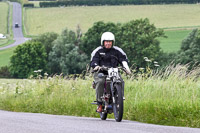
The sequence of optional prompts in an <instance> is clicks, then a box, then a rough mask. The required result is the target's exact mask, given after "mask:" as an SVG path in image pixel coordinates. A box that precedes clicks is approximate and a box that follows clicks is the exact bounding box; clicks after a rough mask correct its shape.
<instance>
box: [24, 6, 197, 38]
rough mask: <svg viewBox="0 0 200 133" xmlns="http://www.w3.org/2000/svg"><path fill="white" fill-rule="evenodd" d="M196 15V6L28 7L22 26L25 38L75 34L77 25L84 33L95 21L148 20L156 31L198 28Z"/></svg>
mask: <svg viewBox="0 0 200 133" xmlns="http://www.w3.org/2000/svg"><path fill="white" fill-rule="evenodd" d="M199 12H200V6H199V5H196V4H190V5H187V4H179V5H129V6H91V7H89V6H85V7H83V6H82V7H76V6H75V7H65V8H59V7H58V8H28V9H26V10H25V26H26V32H27V34H28V35H38V34H41V33H45V32H51V31H54V32H57V33H61V31H62V30H63V29H64V28H66V27H67V28H68V29H71V30H74V31H75V30H76V27H77V25H80V27H81V29H82V31H83V32H86V31H87V29H88V28H90V27H91V26H92V25H93V23H94V22H97V21H104V22H114V23H118V22H120V23H125V22H128V21H130V20H133V19H140V18H149V20H150V23H152V24H155V26H156V27H158V28H186V27H195V26H200V24H199V22H200V13H199Z"/></svg>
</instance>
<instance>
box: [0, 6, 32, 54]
mask: <svg viewBox="0 0 200 133" xmlns="http://www.w3.org/2000/svg"><path fill="white" fill-rule="evenodd" d="M11 4H12V5H13V22H12V25H13V26H12V29H13V35H14V38H13V40H15V42H14V43H13V44H10V45H8V46H5V47H1V48H0V50H3V49H7V48H11V47H14V46H17V45H19V44H22V43H24V42H26V41H27V40H29V38H25V37H24V35H23V32H22V8H21V5H20V4H19V3H17V2H11ZM15 23H18V24H19V28H15Z"/></svg>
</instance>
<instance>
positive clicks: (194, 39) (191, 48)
mask: <svg viewBox="0 0 200 133" xmlns="http://www.w3.org/2000/svg"><path fill="white" fill-rule="evenodd" d="M199 44H200V32H199V30H198V29H194V30H193V31H192V32H191V33H190V34H189V35H188V37H187V38H186V39H184V40H183V41H182V45H181V49H180V51H178V56H177V63H181V64H188V63H189V64H190V69H191V68H192V67H195V66H198V65H199V64H200V45H199Z"/></svg>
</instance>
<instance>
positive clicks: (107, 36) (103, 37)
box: [101, 32, 115, 46]
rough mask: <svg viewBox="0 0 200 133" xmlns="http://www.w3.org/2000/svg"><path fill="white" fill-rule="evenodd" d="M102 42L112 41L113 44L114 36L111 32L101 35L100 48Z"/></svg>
mask: <svg viewBox="0 0 200 133" xmlns="http://www.w3.org/2000/svg"><path fill="white" fill-rule="evenodd" d="M103 41H113V43H114V42H115V36H114V34H113V33H111V32H104V33H103V34H102V35H101V46H103V45H104V44H103Z"/></svg>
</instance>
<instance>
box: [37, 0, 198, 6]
mask: <svg viewBox="0 0 200 133" xmlns="http://www.w3.org/2000/svg"><path fill="white" fill-rule="evenodd" d="M198 2H200V0H58V1H54V2H40V7H57V6H97V5H144V4H177V3H185V4H186V3H187V4H193V3H198Z"/></svg>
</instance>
